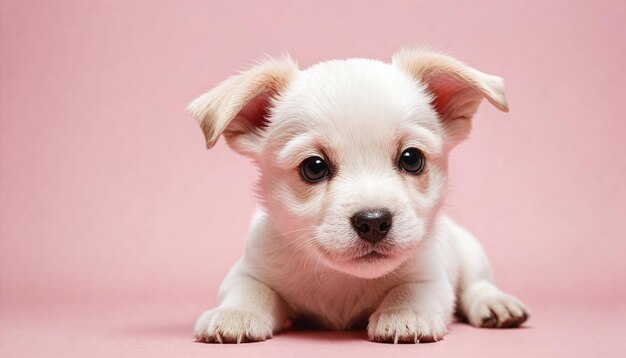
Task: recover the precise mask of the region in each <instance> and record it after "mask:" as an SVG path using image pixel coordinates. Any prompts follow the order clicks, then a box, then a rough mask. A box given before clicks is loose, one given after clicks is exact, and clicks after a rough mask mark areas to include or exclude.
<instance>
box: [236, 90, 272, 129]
mask: <svg viewBox="0 0 626 358" xmlns="http://www.w3.org/2000/svg"><path fill="white" fill-rule="evenodd" d="M271 99H272V97H271V94H270V92H267V91H266V92H262V93H261V94H259V95H258V96H256V97H255V98H254V99H253V100H251V101H250V103H248V104H247V105H245V106H244V107H243V108H242V109H241V111H240V112H239V114H238V115H237V117H236V118H235V120H236V121H237V122H239V123H237V126H242V127H243V128H241V127H240V128H239V130H240V131H242V132H245V129H248V130H253V129H263V128H265V127H267V125H268V124H269V121H268V119H267V117H268V114H269V105H270V101H271Z"/></svg>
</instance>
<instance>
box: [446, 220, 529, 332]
mask: <svg viewBox="0 0 626 358" xmlns="http://www.w3.org/2000/svg"><path fill="white" fill-rule="evenodd" d="M453 225H454V226H455V227H453V228H452V229H453V234H454V235H455V239H456V244H457V245H458V249H459V250H458V254H459V259H460V262H459V264H460V266H459V270H460V272H459V290H460V292H459V302H458V304H459V309H460V313H461V314H463V315H464V316H465V318H466V319H467V321H468V322H469V323H470V324H471V325H472V326H475V327H484V328H510V327H518V326H520V325H521V324H522V323H524V322H525V321H526V320H527V319H528V317H529V313H528V310H527V309H526V307H525V306H524V304H523V303H521V302H520V301H519V300H518V299H517V298H515V297H513V296H511V295H508V294H506V293H504V292H502V291H500V289H498V287H496V286H495V284H494V283H493V278H492V272H491V267H490V265H489V260H488V258H487V255H485V252H484V250H483V248H482V247H481V246H480V244H479V243H478V241H477V240H476V239H475V238H474V237H473V236H472V235H471V234H470V233H469V232H467V231H465V230H464V229H461V228H460V227H458V226H456V224H453Z"/></svg>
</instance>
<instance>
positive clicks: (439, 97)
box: [428, 77, 463, 121]
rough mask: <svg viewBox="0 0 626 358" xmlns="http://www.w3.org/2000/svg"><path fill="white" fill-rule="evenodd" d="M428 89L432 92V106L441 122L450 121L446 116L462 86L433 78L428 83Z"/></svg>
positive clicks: (444, 79)
mask: <svg viewBox="0 0 626 358" xmlns="http://www.w3.org/2000/svg"><path fill="white" fill-rule="evenodd" d="M428 88H429V89H430V91H431V92H432V94H433V96H434V98H433V101H432V105H433V107H434V108H435V111H437V113H438V114H439V117H440V118H441V120H442V121H445V120H450V119H451V118H449V116H448V114H449V112H450V109H451V108H450V105H451V104H452V103H451V102H452V99H453V98H454V97H455V96H457V95H459V94H460V92H461V91H462V90H463V85H462V84H459V83H458V82H456V81H454V80H450V79H449V78H441V77H439V78H437V77H435V78H433V79H431V80H430V82H429V86H428Z"/></svg>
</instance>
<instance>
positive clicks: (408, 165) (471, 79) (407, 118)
mask: <svg viewBox="0 0 626 358" xmlns="http://www.w3.org/2000/svg"><path fill="white" fill-rule="evenodd" d="M503 86H504V83H503V80H502V78H500V77H497V76H492V75H488V74H485V73H482V72H480V71H477V70H475V69H473V68H471V67H468V66H466V65H465V64H463V63H461V62H459V61H457V60H455V59H453V58H451V57H448V56H444V55H441V54H438V53H434V52H430V51H427V50H410V49H404V50H400V51H399V52H398V53H396V54H395V55H394V56H393V60H392V61H391V63H384V62H380V61H375V60H369V59H348V60H332V61H327V62H322V63H319V64H317V65H314V66H312V67H310V68H307V69H305V70H299V69H298V66H297V65H296V63H294V61H293V60H291V59H290V58H289V57H286V58H282V59H279V60H273V59H268V60H266V61H264V62H262V63H259V64H258V65H257V66H255V67H253V68H251V69H249V70H247V71H245V72H243V73H240V74H239V75H237V76H234V77H232V78H230V79H228V80H226V81H224V82H222V83H221V84H219V85H218V86H217V87H215V88H214V89H212V90H211V91H209V92H208V93H206V94H203V95H202V96H200V97H199V98H197V99H196V100H194V101H193V102H192V103H191V104H190V105H189V110H190V111H191V112H192V114H193V115H194V117H195V118H197V120H198V121H199V123H200V126H201V127H202V130H203V132H204V135H205V137H206V144H207V147H208V148H211V147H213V145H214V144H215V142H216V141H217V140H218V138H219V137H220V135H223V136H224V138H225V139H226V141H227V143H228V144H229V145H230V146H231V147H232V148H233V149H234V150H235V151H237V152H239V153H241V154H243V155H245V156H248V157H249V158H251V159H252V160H253V161H254V162H255V163H256V165H258V167H259V169H260V180H259V182H258V187H257V188H258V195H259V197H260V201H261V202H260V206H259V208H258V209H257V211H256V213H255V214H254V217H253V220H252V224H251V228H250V231H249V234H248V237H247V241H246V250H245V254H244V256H243V258H242V259H241V260H239V262H238V263H237V264H236V265H235V266H234V267H233V268H232V269H231V270H230V272H229V273H228V275H227V277H226V278H225V279H224V282H223V283H222V285H221V287H220V293H219V297H220V304H219V306H218V307H217V308H214V309H211V310H209V311H206V312H205V313H204V314H202V315H201V316H200V318H199V319H198V321H197V324H196V326H195V338H196V339H197V340H198V341H202V342H219V343H240V342H255V341H263V340H266V339H268V338H270V337H272V334H273V333H275V332H278V331H280V330H281V329H284V328H286V327H287V324H288V323H289V322H294V321H295V322H297V321H307V322H309V323H314V324H316V325H317V326H320V327H324V328H328V329H333V330H344V329H354V328H358V327H363V328H364V327H367V333H368V337H369V339H370V340H372V341H376V342H391V343H418V342H432V341H438V340H440V339H441V338H442V337H443V336H444V334H445V332H446V327H447V325H448V324H449V323H450V322H451V320H452V317H453V314H454V313H455V311H456V312H458V313H459V314H460V315H461V316H462V317H463V318H465V319H466V320H467V321H468V322H469V324H471V325H473V326H476V327H489V328H501V327H515V326H519V325H520V324H522V323H523V322H524V321H526V319H527V318H528V311H527V309H526V308H525V307H524V305H523V304H522V303H521V302H520V301H519V300H517V299H516V298H514V297H512V296H510V295H508V294H506V293H504V292H502V291H501V290H500V289H498V287H496V286H495V285H494V283H493V281H492V274H491V269H490V266H489V262H488V259H487V257H486V256H485V253H484V251H483V249H482V248H481V246H480V244H479V243H478V242H477V241H476V239H474V237H473V236H472V235H471V234H470V233H469V232H467V231H465V230H464V229H463V228H461V227H460V226H459V225H457V224H456V223H454V222H453V221H452V220H451V219H450V218H448V217H447V216H445V215H443V214H441V213H440V208H441V206H442V201H443V198H444V194H445V188H446V178H447V172H448V153H449V152H450V150H451V149H452V148H454V147H455V145H457V144H458V143H459V142H460V141H461V140H463V139H464V138H465V137H466V136H467V135H468V132H469V130H470V126H471V119H472V116H473V115H474V112H476V109H477V108H478V105H479V103H480V102H481V100H482V98H483V97H484V98H486V99H487V100H488V101H489V102H490V103H491V104H492V105H494V106H495V107H496V108H498V109H500V110H502V111H505V112H506V111H507V110H508V107H507V102H506V100H505V97H504V88H503Z"/></svg>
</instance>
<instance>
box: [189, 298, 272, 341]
mask: <svg viewBox="0 0 626 358" xmlns="http://www.w3.org/2000/svg"><path fill="white" fill-rule="evenodd" d="M194 335H195V338H196V341H198V342H204V343H244V342H259V341H264V340H266V339H268V338H270V337H271V336H272V319H271V317H266V316H265V315H263V314H260V313H257V312H254V311H251V310H245V309H237V308H225V307H222V308H216V309H213V310H209V311H206V312H204V313H203V314H202V315H201V316H200V318H199V319H198V322H197V323H196V327H195V332H194Z"/></svg>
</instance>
